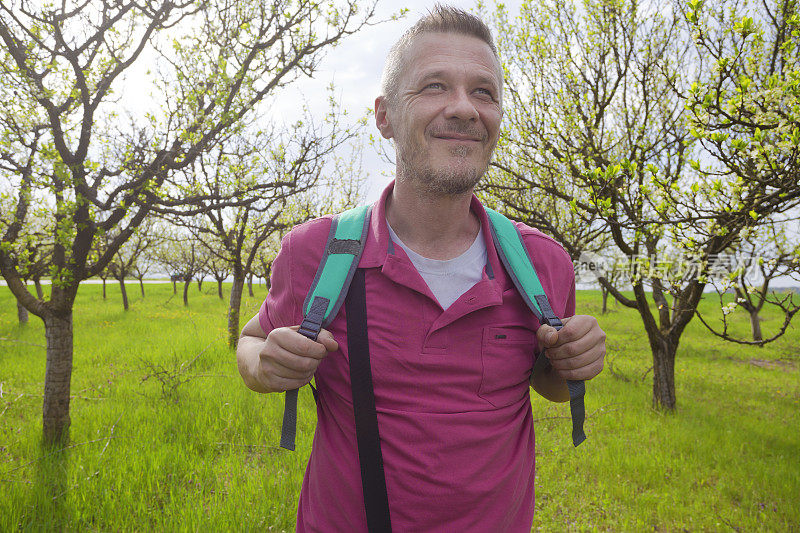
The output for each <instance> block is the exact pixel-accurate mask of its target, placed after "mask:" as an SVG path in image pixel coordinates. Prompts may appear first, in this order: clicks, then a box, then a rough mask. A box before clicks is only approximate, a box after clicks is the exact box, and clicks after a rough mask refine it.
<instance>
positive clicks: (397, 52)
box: [381, 4, 503, 101]
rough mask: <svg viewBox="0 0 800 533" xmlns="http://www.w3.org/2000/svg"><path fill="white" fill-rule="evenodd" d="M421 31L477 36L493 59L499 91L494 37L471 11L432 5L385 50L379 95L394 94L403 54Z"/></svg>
mask: <svg viewBox="0 0 800 533" xmlns="http://www.w3.org/2000/svg"><path fill="white" fill-rule="evenodd" d="M425 33H456V34H460V35H468V36H471V37H477V38H478V39H480V40H481V41H483V42H485V43H486V44H487V45H489V48H490V49H491V50H492V54H493V55H494V58H495V59H496V60H497V77H498V80H497V81H498V83H499V88H500V91H501V94H502V89H503V68H502V66H501V65H500V55H499V54H498V53H497V47H496V46H495V45H494V38H493V37H492V31H491V30H490V29H489V27H488V26H487V25H486V24H485V23H484V22H483V21H482V20H481V19H480V18H478V17H476V16H475V15H473V14H472V13H468V12H466V11H464V10H462V9H459V8H457V7H453V6H446V5H442V4H436V5H435V6H433V9H432V10H431V11H429V12H428V14H427V15H425V16H424V17H422V18H421V19H419V20H418V21H417V23H416V24H414V25H413V26H412V27H411V28H409V29H408V31H406V32H405V33H404V34H403V35H402V36H401V37H400V39H398V41H397V42H396V43H394V45H393V46H392V48H391V49H390V50H389V55H388V56H387V57H386V64H385V65H384V67H383V75H382V76H381V94H382V95H383V96H384V97H386V98H387V99H388V100H389V101H394V100H395V98H396V97H397V90H398V85H399V82H400V74H401V72H402V70H403V62H404V56H405V54H406V52H407V50H408V49H409V48H410V47H411V44H412V43H413V42H414V39H416V38H417V37H419V36H420V35H423V34H425Z"/></svg>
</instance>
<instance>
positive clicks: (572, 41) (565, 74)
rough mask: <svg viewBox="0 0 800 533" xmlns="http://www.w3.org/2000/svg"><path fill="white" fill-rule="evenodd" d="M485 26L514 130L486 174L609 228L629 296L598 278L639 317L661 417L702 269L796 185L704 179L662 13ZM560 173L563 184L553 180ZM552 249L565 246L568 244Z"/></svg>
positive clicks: (551, 6) (608, 9)
mask: <svg viewBox="0 0 800 533" xmlns="http://www.w3.org/2000/svg"><path fill="white" fill-rule="evenodd" d="M495 23H496V27H497V32H498V43H499V45H500V48H501V56H502V57H503V58H504V62H505V64H504V66H505V70H506V86H507V94H508V95H509V100H510V103H509V104H506V105H505V109H506V110H507V111H508V112H509V117H506V118H508V119H510V120H511V121H513V123H514V124H515V125H516V126H517V128H518V131H517V133H516V134H515V135H511V136H506V137H505V138H504V140H503V143H502V144H501V145H500V147H501V149H502V151H501V152H500V153H499V154H498V156H497V161H496V162H495V163H494V166H495V168H497V169H498V170H501V171H503V172H504V173H506V175H507V176H508V178H509V179H511V180H513V181H515V182H516V183H518V184H519V185H518V187H517V188H516V189H520V188H523V187H530V188H532V189H533V191H535V194H537V195H539V197H552V198H556V199H558V201H560V202H562V204H563V205H566V206H568V207H569V209H571V210H572V211H573V212H576V213H583V215H582V216H583V217H584V218H585V219H591V217H597V220H600V221H602V223H603V224H605V225H606V227H607V231H608V233H609V234H610V236H611V243H613V246H614V247H615V248H616V249H617V251H618V253H620V254H622V255H623V256H625V257H626V258H628V260H629V261H630V264H631V268H630V274H631V275H630V283H631V286H632V289H633V298H629V297H627V296H626V295H625V294H623V293H622V291H620V290H619V289H618V288H617V287H615V286H613V285H612V284H611V283H610V281H609V280H608V279H604V278H602V277H601V278H600V280H599V281H600V282H601V283H602V285H603V286H604V287H605V288H606V289H607V290H609V292H610V293H611V294H612V295H613V296H614V297H615V298H616V299H617V300H618V301H619V302H620V303H621V304H623V305H626V306H628V307H631V308H634V309H637V310H638V312H639V315H640V316H641V318H642V324H643V326H644V330H645V332H646V334H647V337H648V340H649V344H650V349H651V352H652V355H653V405H654V407H657V408H663V409H666V410H672V409H674V408H675V406H676V398H675V370H674V369H675V357H676V353H677V349H678V345H679V341H680V338H681V335H682V333H683V331H684V330H685V328H686V326H687V325H688V324H689V322H690V321H691V319H692V318H693V317H694V315H695V310H696V309H697V306H698V304H699V302H700V300H701V299H702V296H703V290H704V288H705V286H706V284H707V282H708V265H709V258H713V257H716V256H717V255H718V254H719V253H721V252H723V251H724V250H726V249H728V248H729V247H730V246H732V245H734V244H736V243H737V242H739V240H740V239H741V236H740V235H741V234H742V233H743V232H745V231H747V230H749V228H751V227H752V226H753V225H754V224H755V223H756V220H755V219H754V217H753V215H752V214H751V211H755V212H756V213H757V214H758V216H766V215H768V214H770V213H774V212H779V211H781V210H785V209H788V208H790V207H791V206H792V205H794V204H796V203H797V199H798V197H800V186H799V185H798V180H797V179H794V181H792V180H788V179H784V178H779V179H773V178H772V177H766V176H763V175H761V176H760V177H759V178H760V179H752V180H743V179H740V176H737V175H736V174H735V173H733V172H730V171H722V170H720V171H718V172H717V173H716V174H715V175H714V176H713V179H710V175H709V174H708V173H707V172H703V171H702V168H701V165H700V164H699V162H698V161H699V160H701V159H703V157H707V156H704V155H703V154H705V153H706V152H704V148H705V145H703V144H702V143H700V142H698V141H697V139H698V136H697V135H694V133H695V132H694V131H692V127H691V126H690V125H689V124H687V120H688V117H687V115H688V114H689V113H688V112H687V111H686V105H687V101H686V99H685V98H684V97H683V95H684V94H686V93H688V92H689V91H690V89H691V87H692V79H690V76H691V75H692V74H693V72H694V70H693V68H692V67H693V65H696V64H697V63H696V58H695V57H694V56H692V55H691V52H692V46H694V45H693V41H692V40H691V38H690V32H689V29H688V28H687V27H686V25H685V21H684V19H683V18H682V17H681V15H680V13H678V12H677V11H676V10H675V9H673V8H671V6H669V5H665V4H648V5H647V6H639V5H638V2H636V1H633V0H591V1H587V2H583V3H582V4H581V5H580V7H578V6H576V5H575V4H573V3H572V2H561V1H557V2H546V3H542V4H540V3H533V2H524V3H523V5H522V7H521V11H520V16H519V18H517V19H516V20H513V21H512V20H510V19H509V17H508V15H507V13H506V12H505V9H504V8H502V7H498V9H497V13H496V15H495ZM701 70H702V69H699V70H698V73H700V71H701ZM514 117H518V119H516V120H515V118H514ZM695 129H696V128H695ZM511 161H513V162H514V163H513V164H511V163H509V162H511ZM753 168H754V170H755V169H756V167H755V166H754V167H753ZM794 168H795V172H796V165H795V167H794ZM559 175H560V176H565V177H566V178H567V182H568V183H567V186H564V181H563V180H562V181H558V180H553V179H552V177H553V176H559ZM501 201H505V196H503V197H501ZM758 216H757V217H756V218H758ZM562 238H563V239H564V241H565V242H564V244H565V246H566V247H567V248H568V249H569V248H570V246H571V244H570V241H571V240H572V235H571V234H563V235H562Z"/></svg>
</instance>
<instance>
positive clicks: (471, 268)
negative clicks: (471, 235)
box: [386, 221, 486, 309]
mask: <svg viewBox="0 0 800 533" xmlns="http://www.w3.org/2000/svg"><path fill="white" fill-rule="evenodd" d="M386 225H387V226H388V228H389V235H390V236H391V238H392V241H393V242H395V243H396V244H397V245H398V246H400V247H401V248H402V249H403V250H404V251H405V252H406V254H407V255H408V258H409V259H411V263H412V264H413V265H414V267H415V268H416V269H417V272H419V274H420V276H422V279H423V280H425V283H427V284H428V288H430V290H431V292H432V293H433V295H434V296H435V297H436V299H437V300H438V301H439V305H441V306H442V309H447V308H448V307H450V306H451V305H452V304H453V302H455V301H456V300H458V297H459V296H461V295H462V294H464V293H465V292H467V291H468V290H469V289H470V288H472V286H473V285H475V284H476V283H477V282H479V281H480V280H481V276H482V275H483V267H484V266H485V265H486V243H485V242H484V241H483V234H482V233H481V232H480V231H478V236H477V237H475V242H473V243H472V245H471V246H470V247H469V249H467V251H466V252H464V253H463V254H461V255H459V256H458V257H454V258H453V259H445V260H440V259H429V258H427V257H423V256H421V255H419V254H418V253H416V252H415V251H413V250H411V249H410V248H409V247H408V246H406V245H405V244H404V243H403V241H401V240H400V238H399V237H398V236H397V234H396V233H395V232H394V230H392V227H391V226H389V222H388V221H387V222H386Z"/></svg>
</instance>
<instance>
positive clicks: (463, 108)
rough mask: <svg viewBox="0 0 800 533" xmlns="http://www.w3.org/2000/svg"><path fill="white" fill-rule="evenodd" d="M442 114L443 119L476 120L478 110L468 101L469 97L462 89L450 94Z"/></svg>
mask: <svg viewBox="0 0 800 533" xmlns="http://www.w3.org/2000/svg"><path fill="white" fill-rule="evenodd" d="M444 114H445V118H458V119H461V120H478V110H477V108H476V107H475V104H474V103H473V102H472V100H471V99H470V95H469V94H468V93H467V91H466V90H465V89H462V88H458V89H456V90H454V91H452V92H451V93H450V98H449V99H448V101H447V107H445V110H444Z"/></svg>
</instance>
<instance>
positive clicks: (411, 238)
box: [386, 180, 480, 260]
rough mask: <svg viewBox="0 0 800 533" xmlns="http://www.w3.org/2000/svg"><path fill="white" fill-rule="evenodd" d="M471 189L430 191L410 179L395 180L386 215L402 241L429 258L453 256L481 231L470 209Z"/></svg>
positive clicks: (457, 254) (472, 240) (463, 249)
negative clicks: (446, 191)
mask: <svg viewBox="0 0 800 533" xmlns="http://www.w3.org/2000/svg"><path fill="white" fill-rule="evenodd" d="M471 199H472V190H470V191H468V192H465V193H463V194H458V195H431V194H430V193H428V192H423V191H421V190H419V188H418V187H415V186H414V182H413V181H410V180H403V181H400V180H398V181H396V182H395V185H394V190H393V191H392V193H391V194H390V195H389V197H388V198H387V200H386V218H387V220H388V222H389V225H390V226H391V227H392V230H394V232H395V233H396V234H397V236H398V237H399V238H400V240H402V241H403V243H404V244H405V245H406V246H408V247H409V248H411V249H412V250H414V251H415V252H417V253H418V254H420V255H421V256H423V257H427V258H429V259H441V260H445V259H452V258H454V257H458V256H459V255H461V254H462V253H464V252H465V251H466V250H467V249H468V248H469V247H470V246H471V245H472V243H473V242H474V241H475V237H477V235H478V232H479V231H480V221H479V220H478V217H477V216H476V215H475V214H474V213H472V211H471V210H470V202H471Z"/></svg>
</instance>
